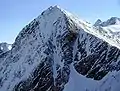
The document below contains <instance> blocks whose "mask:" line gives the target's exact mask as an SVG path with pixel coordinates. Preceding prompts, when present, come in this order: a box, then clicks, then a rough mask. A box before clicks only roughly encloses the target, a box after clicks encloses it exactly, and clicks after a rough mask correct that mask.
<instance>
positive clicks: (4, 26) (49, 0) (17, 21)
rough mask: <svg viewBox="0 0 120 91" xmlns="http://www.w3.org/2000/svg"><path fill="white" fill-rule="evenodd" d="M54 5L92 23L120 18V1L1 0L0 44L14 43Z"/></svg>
mask: <svg viewBox="0 0 120 91" xmlns="http://www.w3.org/2000/svg"><path fill="white" fill-rule="evenodd" d="M54 5H58V6H60V7H61V8H63V9H65V10H67V11H69V12H71V13H73V14H75V15H77V16H78V17H79V18H80V19H84V20H86V21H89V22H91V23H94V22H95V21H96V20H97V19H98V18H99V19H101V20H103V21H104V20H107V19H108V18H110V17H112V16H116V17H120V0H0V42H7V43H13V42H14V40H15V38H16V36H17V35H18V33H19V32H20V31H21V30H22V28H24V26H25V25H27V24H28V23H29V22H31V21H32V20H33V19H34V18H36V17H37V16H38V15H40V13H41V12H42V11H44V10H45V9H47V8H48V7H50V6H54Z"/></svg>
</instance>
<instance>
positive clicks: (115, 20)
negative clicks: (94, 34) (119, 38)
mask: <svg viewBox="0 0 120 91" xmlns="http://www.w3.org/2000/svg"><path fill="white" fill-rule="evenodd" d="M119 24H120V18H118V17H111V18H110V19H108V20H107V21H104V22H102V21H101V20H99V19H98V20H97V21H96V22H95V24H94V26H102V27H106V26H109V25H119Z"/></svg>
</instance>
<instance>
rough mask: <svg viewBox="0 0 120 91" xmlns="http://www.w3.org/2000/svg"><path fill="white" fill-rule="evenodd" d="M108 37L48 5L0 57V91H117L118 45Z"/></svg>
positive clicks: (104, 32)
mask: <svg viewBox="0 0 120 91" xmlns="http://www.w3.org/2000/svg"><path fill="white" fill-rule="evenodd" d="M108 35H109V37H111V35H110V34H109V33H107V32H106V30H104V29H103V28H102V27H100V28H97V27H95V26H92V25H91V24H89V23H88V22H86V21H83V20H81V19H78V18H77V17H75V16H74V15H72V14H71V13H69V12H67V11H65V10H63V9H60V8H59V7H58V6H54V7H52V6H51V7H50V8H48V9H47V10H45V11H44V12H42V13H41V15H40V16H38V17H37V18H36V19H34V20H33V21H32V22H31V23H30V24H28V25H26V26H25V27H24V28H23V29H22V31H21V32H20V33H19V34H18V36H17V37H16V39H15V42H14V43H13V45H12V49H11V50H10V51H8V52H5V53H3V54H0V91H119V89H120V87H119V84H120V81H119V80H120V72H119V70H120V49H119V43H118V42H115V41H116V40H111V39H110V38H109V37H108ZM115 36H116V35H115ZM113 42H114V44H113ZM111 81H112V82H113V83H111ZM115 84H116V85H115Z"/></svg>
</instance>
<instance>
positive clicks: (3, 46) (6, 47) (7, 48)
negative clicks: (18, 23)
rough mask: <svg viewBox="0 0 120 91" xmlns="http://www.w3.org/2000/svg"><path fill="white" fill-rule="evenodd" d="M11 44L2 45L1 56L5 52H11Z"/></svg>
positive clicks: (0, 47)
mask: <svg viewBox="0 0 120 91" xmlns="http://www.w3.org/2000/svg"><path fill="white" fill-rule="evenodd" d="M11 46H12V45H11V44H7V43H5V42H4V43H0V54H2V53H5V52H7V51H9V50H11Z"/></svg>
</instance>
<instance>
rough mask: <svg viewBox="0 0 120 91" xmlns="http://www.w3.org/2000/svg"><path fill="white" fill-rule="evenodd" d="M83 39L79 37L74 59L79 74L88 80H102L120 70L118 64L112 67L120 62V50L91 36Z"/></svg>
mask: <svg viewBox="0 0 120 91" xmlns="http://www.w3.org/2000/svg"><path fill="white" fill-rule="evenodd" d="M82 37H84V35H83V36H82ZM82 37H81V36H80V37H78V40H77V52H76V55H75V59H74V62H75V63H74V66H75V69H76V71H77V72H78V73H80V74H82V75H85V76H86V77H88V78H93V79H95V80H101V79H102V78H103V77H104V76H105V75H106V74H107V73H108V72H109V71H114V70H117V68H118V69H119V67H118V66H117V64H116V65H114V67H113V66H112V65H113V64H114V63H116V62H117V61H119V58H118V57H119V55H120V50H119V49H118V48H116V47H113V46H110V45H109V44H108V43H106V42H104V41H102V40H99V39H98V38H97V37H93V35H90V34H88V36H87V37H85V39H82ZM81 40H82V41H81ZM88 43H89V44H88ZM87 52H89V53H87ZM113 68H114V69H113Z"/></svg>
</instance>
